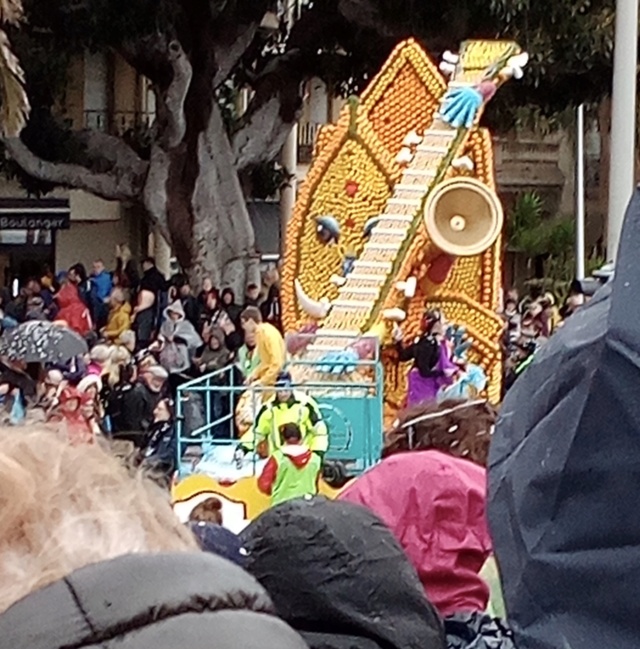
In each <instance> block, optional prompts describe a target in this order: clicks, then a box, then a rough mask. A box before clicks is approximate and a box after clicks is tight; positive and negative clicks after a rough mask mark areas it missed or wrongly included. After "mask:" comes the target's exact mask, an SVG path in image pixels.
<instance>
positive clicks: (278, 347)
mask: <svg viewBox="0 0 640 649" xmlns="http://www.w3.org/2000/svg"><path fill="white" fill-rule="evenodd" d="M240 321H241V323H242V328H243V329H244V331H245V334H248V335H252V334H255V340H256V354H257V356H258V358H259V359H260V362H259V363H258V366H257V367H256V368H255V369H254V370H253V371H252V372H251V374H250V375H249V376H248V377H247V379H246V381H245V384H246V385H263V386H270V385H274V384H275V382H276V379H277V378H278V374H279V373H280V372H281V371H282V369H283V367H284V363H285V360H286V356H287V350H286V347H285V344H284V339H283V338H282V334H281V333H280V332H279V331H278V330H277V329H276V328H275V327H274V326H273V325H271V324H269V323H268V322H262V314H261V313H260V309H258V307H255V306H248V307H247V308H246V309H245V310H244V311H243V312H242V314H241V315H240Z"/></svg>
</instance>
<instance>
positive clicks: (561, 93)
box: [487, 0, 615, 129]
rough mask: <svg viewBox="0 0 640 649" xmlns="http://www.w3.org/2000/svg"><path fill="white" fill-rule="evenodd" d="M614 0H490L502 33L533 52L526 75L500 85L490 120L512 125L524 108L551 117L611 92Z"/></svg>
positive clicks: (493, 123)
mask: <svg viewBox="0 0 640 649" xmlns="http://www.w3.org/2000/svg"><path fill="white" fill-rule="evenodd" d="M614 8H615V0H548V1H547V2H536V1H533V0H491V3H490V10H491V12H492V13H493V15H494V16H495V20H496V26H497V27H498V29H499V31H500V34H501V35H502V36H505V37H508V38H513V39H515V40H517V41H518V42H519V43H520V45H521V46H522V47H523V48H524V49H526V50H527V51H528V52H529V53H530V55H531V59H530V63H529V65H528V66H527V69H526V73H525V76H524V78H523V79H522V81H521V82H520V83H517V84H515V83H512V84H509V85H508V86H506V87H505V88H504V89H503V90H501V93H500V96H499V97H497V98H496V102H495V103H492V104H491V105H490V108H489V111H488V114H487V120H488V123H489V124H490V125H492V126H494V127H498V128H503V129H504V128H508V127H510V126H512V125H515V124H516V123H517V121H518V120H517V111H518V109H519V108H520V107H522V106H526V107H535V108H536V109H537V111H538V114H539V115H542V116H545V117H550V116H554V115H557V114H558V113H562V111H563V110H565V109H566V108H567V107H576V106H577V105H578V104H581V103H590V104H592V103H597V102H599V101H600V100H601V99H602V98H603V97H605V96H606V95H608V94H609V92H610V84H611V69H612V59H613V37H614V16H615V14H614Z"/></svg>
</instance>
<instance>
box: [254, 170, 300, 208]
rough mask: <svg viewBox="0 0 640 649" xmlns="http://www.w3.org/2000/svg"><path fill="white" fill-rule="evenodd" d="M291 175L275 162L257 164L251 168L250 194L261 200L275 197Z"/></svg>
mask: <svg viewBox="0 0 640 649" xmlns="http://www.w3.org/2000/svg"><path fill="white" fill-rule="evenodd" d="M291 177H292V176H291V174H289V173H288V172H287V170H286V169H284V168H283V167H282V166H281V165H279V164H278V163H276V162H264V163H262V164H260V165H257V166H256V167H254V168H253V169H252V170H251V196H252V197H253V198H259V199H261V200H265V199H267V198H275V197H276V195H277V194H278V191H280V189H282V187H284V186H285V185H286V184H287V183H288V182H289V180H290V179H291Z"/></svg>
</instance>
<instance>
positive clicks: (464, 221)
mask: <svg viewBox="0 0 640 649" xmlns="http://www.w3.org/2000/svg"><path fill="white" fill-rule="evenodd" d="M524 65H526V54H523V53H522V52H521V51H520V49H519V48H518V46H517V45H516V44H515V43H512V42H503V41H470V42H467V43H464V44H463V45H462V46H461V49H460V52H459V53H458V54H452V53H450V52H447V53H446V54H445V57H444V60H443V63H442V64H441V70H442V72H443V73H444V74H446V75H448V76H449V80H448V83H447V81H445V79H444V78H443V76H442V74H441V73H440V72H439V71H438V70H437V69H436V67H435V66H434V65H433V63H432V62H431V61H430V60H429V58H428V56H427V55H426V53H425V52H424V51H423V50H422V48H421V47H420V46H419V45H418V44H417V43H416V42H415V41H413V40H409V41H405V42H403V43H401V44H400V45H398V46H397V47H396V49H395V50H394V52H393V53H392V54H391V56H390V58H389V60H388V61H387V63H386V64H385V66H384V67H383V68H382V70H381V71H380V73H379V74H378V75H377V76H376V77H375V78H374V79H373V81H372V82H371V84H370V85H369V87H368V88H367V89H366V90H365V92H364V93H363V94H362V96H361V97H360V100H359V101H356V100H350V101H349V103H348V105H347V106H345V108H344V109H343V111H342V113H341V115H340V118H339V120H338V122H337V123H336V124H335V125H332V126H331V127H327V128H325V129H322V131H321V136H320V137H319V139H318V142H317V143H316V154H315V158H314V161H313V163H312V165H311V168H310V170H309V174H308V176H307V178H306V179H305V181H304V183H303V184H302V186H301V190H300V193H299V196H298V200H297V202H296V207H295V211H294V215H293V218H292V219H291V222H290V224H289V227H288V230H287V240H286V251H285V260H284V267H283V273H282V297H283V320H284V324H285V327H286V329H287V330H288V331H292V330H298V329H300V328H301V327H303V326H305V325H308V323H309V322H310V321H315V322H316V323H317V325H318V330H317V335H318V336H321V335H322V333H323V331H327V332H336V331H340V332H344V333H347V334H349V335H354V336H355V335H363V334H367V333H373V334H375V335H376V336H378V337H379V338H380V339H381V340H382V342H385V341H387V340H388V339H389V331H390V327H389V323H390V322H400V321H404V324H403V327H404V329H405V332H406V333H407V335H412V334H414V333H417V330H418V327H419V321H420V318H421V316H422V313H423V312H424V308H425V304H426V303H428V304H429V306H430V307H435V308H440V309H442V311H443V312H444V314H445V316H446V318H447V319H448V320H450V321H451V322H454V323H456V324H460V325H463V326H464V327H465V328H466V330H467V332H468V336H469V340H470V341H471V343H472V344H471V348H470V349H469V353H468V356H469V359H470V361H471V362H474V363H478V364H479V365H481V366H482V368H483V370H484V371H485V373H486V374H487V376H488V378H489V385H488V388H487V393H488V396H489V398H490V399H491V400H492V401H494V402H495V401H497V400H498V399H499V395H500V376H501V366H500V355H499V345H498V338H499V334H500V327H501V324H500V320H499V318H498V317H497V316H496V314H495V311H496V308H497V306H498V299H499V289H500V263H501V255H500V247H501V242H500V234H501V232H500V231H501V226H502V209H501V206H500V203H499V201H498V199H497V197H496V196H495V192H494V171H493V152H492V145H491V138H490V134H489V133H488V132H486V131H485V130H484V129H481V128H479V127H478V120H479V118H480V116H481V114H482V111H483V109H484V106H485V105H486V102H487V101H488V100H490V99H491V97H492V96H493V95H494V94H495V92H496V91H497V90H498V88H499V87H500V85H501V84H502V83H504V82H505V81H507V80H509V79H511V78H514V77H515V78H519V77H520V76H521V74H522V68H523V67H524ZM323 215H331V217H332V218H333V219H335V224H336V228H334V229H335V231H336V232H339V241H340V245H339V249H340V250H341V251H342V254H336V252H333V251H331V250H330V249H329V247H328V242H327V241H323V239H322V238H321V237H319V236H318V232H317V219H318V218H319V217H322V216H323ZM325 235H326V232H325ZM326 238H327V237H326V236H325V239H326ZM333 247H334V248H335V247H336V246H333ZM345 251H348V252H349V253H350V254H349V255H348V257H349V258H348V263H345V254H344V253H345ZM336 344H340V343H339V341H338V342H337V343H336ZM336 351H339V350H336ZM405 375H406V372H405V371H403V370H402V369H398V368H397V367H396V366H395V359H394V358H393V355H392V354H390V355H385V383H386V385H385V389H386V394H385V398H386V401H387V405H388V406H389V407H390V408H392V409H393V408H396V407H397V406H398V405H399V404H400V403H401V401H402V397H403V394H404V390H405V385H404V382H405V379H406V376H405Z"/></svg>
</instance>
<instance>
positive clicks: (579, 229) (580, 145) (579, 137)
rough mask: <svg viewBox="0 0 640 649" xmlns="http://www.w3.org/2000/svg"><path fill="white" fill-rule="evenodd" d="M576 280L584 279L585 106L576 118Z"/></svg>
mask: <svg viewBox="0 0 640 649" xmlns="http://www.w3.org/2000/svg"><path fill="white" fill-rule="evenodd" d="M576 130H577V133H576V279H584V104H580V106H578V113H577V116H576Z"/></svg>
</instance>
